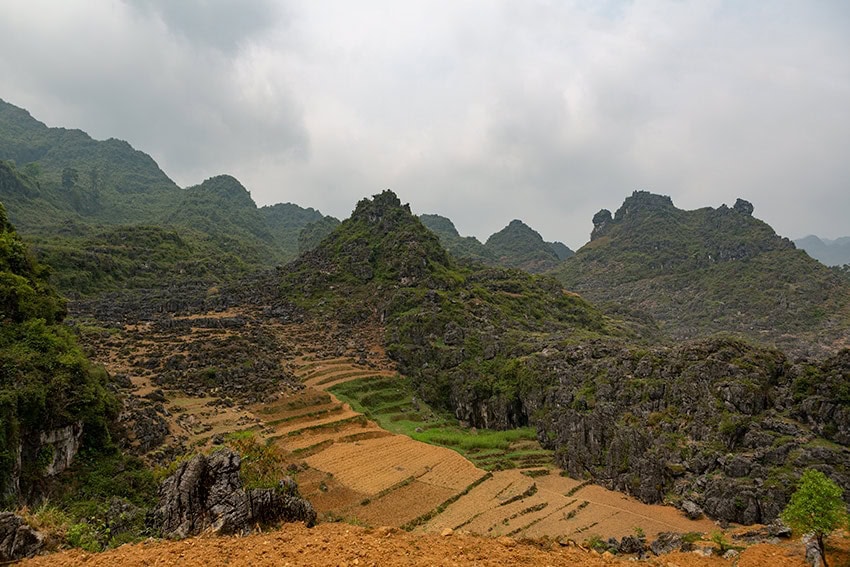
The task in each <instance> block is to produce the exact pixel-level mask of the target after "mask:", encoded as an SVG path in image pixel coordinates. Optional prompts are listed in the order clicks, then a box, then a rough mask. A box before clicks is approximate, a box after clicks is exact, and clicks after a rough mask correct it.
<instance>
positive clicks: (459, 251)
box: [419, 215, 496, 265]
mask: <svg viewBox="0 0 850 567" xmlns="http://www.w3.org/2000/svg"><path fill="white" fill-rule="evenodd" d="M419 220H421V221H422V224H424V225H425V226H426V227H427V228H428V229H429V230H430V231H431V232H433V233H434V234H436V235H437V236H438V237H439V239H440V243H441V244H442V245H443V246H444V247H445V249H446V250H448V251H449V252H450V253H451V254H452V255H453V256H454V257H455V258H458V259H467V260H475V261H479V262H483V263H485V264H489V265H495V264H496V258H495V256H494V255H493V253H492V252H491V251H490V250H489V249H487V248H486V247H485V246H484V245H483V244H481V241H479V240H478V239H477V238H475V237H474V236H461V235H460V233H458V231H457V228H455V225H454V223H452V221H451V220H450V219H448V218H446V217H443V216H440V215H419Z"/></svg>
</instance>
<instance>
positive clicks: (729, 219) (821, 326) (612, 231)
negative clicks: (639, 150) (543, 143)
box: [553, 191, 850, 353]
mask: <svg viewBox="0 0 850 567" xmlns="http://www.w3.org/2000/svg"><path fill="white" fill-rule="evenodd" d="M752 213H753V207H752V205H751V204H749V203H747V202H746V201H743V200H740V199H739V200H738V202H737V203H736V204H735V205H734V206H733V207H731V208H730V207H727V206H725V205H723V206H721V207H719V208H717V209H713V208H708V207H707V208H703V209H698V210H694V211H684V210H681V209H678V208H676V207H675V206H674V205H673V202H672V201H671V200H670V198H669V197H663V196H660V195H653V194H650V193H647V192H643V191H636V192H635V193H634V194H633V195H632V196H631V197H629V198H627V199H626V200H625V201H624V203H623V205H622V206H621V207H620V209H618V210H617V212H616V214H615V215H612V214H611V213H610V212H609V211H607V210H602V211H600V212H599V213H597V215H596V216H595V217H594V219H593V221H594V229H593V233H592V235H591V241H590V242H589V243H588V244H587V245H585V246H584V247H582V249H581V250H579V251H578V252H577V253H576V255H575V257H573V258H570V259H568V260H567V261H565V262H564V263H563V265H562V266H560V267H559V268H558V269H556V270H555V271H554V272H553V275H554V276H555V277H556V278H557V279H558V280H559V281H560V282H562V283H563V284H564V285H565V286H566V287H567V288H569V289H572V290H574V291H577V292H579V293H581V294H582V295H583V296H584V297H587V298H588V299H590V300H591V301H594V302H596V303H597V304H601V305H616V306H617V308H621V307H623V306H624V307H626V308H628V309H631V310H636V311H639V312H643V313H646V314H649V315H650V316H652V317H653V318H654V319H655V320H657V321H658V323H659V326H660V327H661V329H662V330H663V331H665V332H666V333H667V334H669V335H670V336H672V337H674V338H693V337H700V336H706V335H710V334H712V333H717V332H730V333H738V334H741V335H745V336H747V337H749V338H750V339H752V340H756V341H759V342H762V343H766V344H771V345H776V346H780V347H783V348H789V349H792V350H793V351H795V352H798V353H806V352H809V353H817V352H830V351H834V350H835V349H836V348H840V347H841V346H846V345H848V344H850V340H848V337H850V285H848V284H847V281H846V279H844V278H842V277H840V276H839V275H838V274H836V273H835V272H833V271H831V270H829V269H827V268H826V267H825V266H823V265H822V264H820V263H819V262H817V261H815V260H812V259H811V258H810V257H808V256H807V255H806V254H805V253H804V252H802V251H800V250H796V249H795V248H794V245H793V243H791V242H790V241H789V240H787V239H786V238H782V237H780V236H778V235H776V233H775V232H774V231H773V229H771V228H770V226H768V225H767V224H765V223H764V222H762V221H760V220H758V219H756V218H754V217H753V216H752Z"/></svg>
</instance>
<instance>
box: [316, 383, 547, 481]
mask: <svg viewBox="0 0 850 567" xmlns="http://www.w3.org/2000/svg"><path fill="white" fill-rule="evenodd" d="M330 391H331V392H332V393H333V394H334V395H336V396H337V397H338V398H339V399H340V400H342V401H345V402H347V403H348V404H349V405H350V406H351V408H352V409H353V410H355V411H358V412H361V413H363V414H364V415H366V416H367V417H368V418H369V419H372V420H374V421H375V422H377V423H378V424H379V425H380V426H381V427H382V428H384V429H386V430H388V431H392V432H393V433H399V434H402V435H407V436H408V437H411V438H413V439H416V440H417V441H422V442H423V443H429V444H431V445H439V446H441V447H447V448H449V449H453V450H455V451H457V452H458V453H460V454H461V455H463V456H464V457H466V458H467V459H469V460H470V461H472V462H473V463H475V465H476V466H478V467H480V468H483V469H485V470H498V469H508V468H524V467H525V466H527V465H526V463H528V462H529V460H531V461H533V463H534V464H533V466H535V467H536V468H540V467H541V466H545V465H544V463H548V462H551V461H552V453H551V451H546V450H543V449H540V448H534V442H535V441H536V438H537V436H536V432H535V430H534V428H531V427H523V428H519V429H510V430H507V431H496V430H492V429H468V428H464V427H460V426H459V425H458V423H457V420H455V419H453V418H452V416H450V415H448V414H445V413H441V412H438V411H435V410H434V409H432V408H431V407H430V406H428V405H427V404H425V403H424V402H423V401H422V400H420V399H419V398H418V397H416V396H415V395H414V393H413V389H412V388H411V387H410V384H409V382H408V381H407V379H405V378H403V377H400V376H398V377H392V378H380V379H376V378H364V379H360V380H352V381H350V382H346V383H344V384H339V385H337V386H333V387H332V388H330ZM541 461H542V462H541Z"/></svg>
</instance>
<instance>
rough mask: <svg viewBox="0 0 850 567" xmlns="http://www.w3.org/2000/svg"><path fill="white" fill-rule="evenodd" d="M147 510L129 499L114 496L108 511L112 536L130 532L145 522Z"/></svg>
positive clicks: (108, 521)
mask: <svg viewBox="0 0 850 567" xmlns="http://www.w3.org/2000/svg"><path fill="white" fill-rule="evenodd" d="M144 520H145V511H144V510H143V509H142V508H139V507H138V506H136V505H135V504H133V503H132V502H130V501H129V500H127V499H125V498H120V497H118V496H113V497H112V500H111V501H110V502H109V509H108V510H107V511H106V525H107V527H108V528H109V533H110V535H112V536H115V535H117V534H121V533H125V532H129V531H131V530H133V529H134V528H135V527H136V526H137V525H142V524H144Z"/></svg>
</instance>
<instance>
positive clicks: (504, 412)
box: [280, 192, 850, 523]
mask: <svg viewBox="0 0 850 567" xmlns="http://www.w3.org/2000/svg"><path fill="white" fill-rule="evenodd" d="M641 198H646V199H647V200H648V201H649V204H650V206H652V205H653V204H654V205H657V206H659V207H661V209H662V210H663V211H670V209H671V208H672V205H671V204H669V203H668V200H667V199H664V198H655V197H654V196H642V195H638V199H641ZM628 205H629V207H630V210H631V211H632V212H633V213H637V214H640V212H639V211H636V210H635V209H634V206H635V203H633V202H631V203H628ZM742 208H743V209H744V210H742V211H731V212H730V213H728V214H734V215H741V216H743V217H746V218H749V212H748V210H747V208H746V207H743V206H742V205H740V204H739V209H742ZM673 214H675V212H673ZM746 218H744V219H737V220H738V221H739V222H743V223H748V222H749V221H747V220H746ZM611 221H613V219H611ZM611 221H609V222H611ZM762 229H763V230H764V231H765V232H766V233H767V231H768V230H769V229H764V228H762ZM603 230H604V229H603ZM608 230H613V228H612V227H611V226H608ZM771 232H772V231H771ZM598 238H602V236H598ZM776 240H777V241H770V239H768V242H760V241H756V242H755V243H754V244H752V247H753V249H761V248H766V249H771V247H772V246H775V247H777V248H778V249H779V250H784V249H786V248H788V249H790V250H791V251H794V250H793V248H792V247H789V245H788V244H787V242H785V241H783V240H782V239H778V237H777V238H776ZM721 244H722V243H721ZM726 249H727V248H726V247H724V246H722V245H721V246H719V250H720V251H721V253H722V252H723V251H724V250H726ZM731 250H733V251H736V252H735V253H740V254H743V253H745V252H746V250H748V249H747V248H746V247H744V248H741V247H736V246H732V247H731ZM476 266H477V267H476ZM280 289H281V293H280V299H282V300H286V301H292V302H294V303H295V304H296V305H297V306H298V307H299V308H300V309H303V310H304V312H305V313H306V314H308V315H307V316H320V317H325V318H327V319H328V320H329V322H330V321H335V322H337V323H339V322H342V323H343V324H346V325H358V324H364V323H368V322H370V321H371V322H372V323H373V324H381V325H383V327H384V345H385V347H386V349H387V352H388V353H389V354H390V355H391V357H392V358H393V359H395V361H396V362H397V363H398V367H399V370H400V371H402V372H403V373H404V374H405V375H406V376H408V377H409V379H410V380H411V382H412V385H413V386H414V388H415V390H416V392H417V395H419V396H422V398H423V399H424V400H426V401H427V402H429V403H431V404H434V405H435V406H436V407H439V408H441V409H446V410H450V411H451V412H452V414H453V415H454V417H455V418H457V419H459V420H462V421H464V422H466V423H468V424H469V425H472V426H475V427H488V428H497V429H505V428H511V427H516V426H523V425H532V426H536V428H537V430H538V437H539V438H540V439H541V440H542V442H543V443H544V444H545V445H546V446H548V447H549V448H551V449H552V450H553V451H554V453H555V458H556V460H557V461H558V462H559V464H561V465H562V466H563V467H564V468H565V469H566V470H568V471H569V472H570V473H571V474H572V475H574V476H578V477H584V478H589V479H592V480H593V481H595V482H598V483H601V484H603V485H605V486H608V487H611V488H616V489H618V490H622V491H625V492H628V493H630V494H633V495H635V496H637V497H639V498H640V499H642V500H644V501H647V502H661V501H668V502H672V503H677V504H679V505H680V506H682V507H684V508H685V509H690V510H696V511H697V513H699V510H704V511H705V512H706V513H708V514H710V515H711V517H713V518H718V519H722V520H727V521H734V522H743V523H753V522H767V521H770V520H772V519H773V518H775V517H776V515H777V514H778V513H779V511H780V510H782V508H783V506H784V505H785V503H786V502H787V499H788V497H789V496H790V488H789V487H792V486H793V484H794V481H795V479H796V478H797V475H799V472H800V471H801V470H802V469H804V468H805V467H807V466H818V467H820V468H822V469H823V470H825V471H828V474H829V475H830V476H831V477H832V478H833V479H835V480H836V481H837V482H839V483H840V484H841V485H842V486H850V477H848V476H847V474H846V471H847V470H848V465H850V461H848V454H850V452H848V450H847V448H846V446H847V444H848V443H850V410H848V407H850V406H848V405H847V403H846V401H843V400H844V398H845V397H846V396H844V394H843V393H842V392H844V390H845V389H846V388H845V387H844V386H843V385H842V384H845V383H846V381H847V379H850V365H848V364H850V358H848V357H847V352H850V351H843V352H842V353H839V354H838V355H836V356H835V357H833V358H831V359H829V360H826V361H822V362H817V361H807V360H801V361H797V362H792V361H791V360H790V359H789V358H788V357H787V356H786V355H785V354H783V353H782V352H780V351H778V350H775V349H771V348H766V347H760V346H755V345H752V344H748V343H746V342H744V341H740V340H735V339H729V338H712V339H708V340H705V339H703V340H694V341H683V342H680V343H678V344H675V345H674V346H649V345H647V344H645V343H642V342H641V340H640V339H641V336H634V335H631V336H630V335H629V334H628V332H627V331H626V330H625V329H624V327H623V323H622V321H618V320H615V319H611V318H606V317H604V316H603V315H602V314H601V313H600V312H599V311H598V310H597V309H595V308H594V307H593V306H591V305H590V304H588V303H586V302H585V301H583V300H582V299H580V298H579V297H577V296H575V295H573V294H569V293H566V292H564V290H563V289H562V288H561V287H560V286H559V285H557V283H556V282H555V281H553V280H551V279H549V278H547V277H540V276H532V275H529V274H525V273H523V272H522V271H519V270H506V269H500V268H487V267H481V266H480V265H472V266H464V265H462V264H459V263H458V262H456V261H455V260H454V259H453V258H452V257H451V256H450V255H448V254H447V253H446V252H445V251H444V250H443V249H442V248H440V247H439V244H438V241H437V239H436V237H435V236H434V235H433V234H432V233H431V232H429V231H428V230H427V229H426V228H425V227H424V226H423V225H422V223H420V222H419V221H418V220H417V219H416V218H415V217H413V216H412V215H410V212H409V209H408V208H406V207H404V206H402V205H401V203H400V202H399V201H398V198H397V197H396V196H395V195H394V194H392V193H390V192H385V193H383V194H381V195H377V196H375V198H374V199H372V200H368V199H367V200H363V201H361V202H360V203H358V205H357V208H356V210H355V211H354V213H353V214H352V216H351V218H350V219H348V220H346V221H343V223H342V224H341V225H340V226H339V227H338V229H337V230H336V231H334V232H333V233H332V234H331V235H330V236H329V237H328V238H327V239H325V240H324V241H323V242H322V244H321V245H320V246H319V247H318V248H317V249H315V250H313V251H312V252H308V253H307V254H305V255H303V256H302V257H301V258H300V259H299V260H298V261H296V262H295V263H293V264H290V265H289V266H288V268H287V269H286V270H284V272H283V273H282V274H281V288H280ZM830 404H832V405H830Z"/></svg>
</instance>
